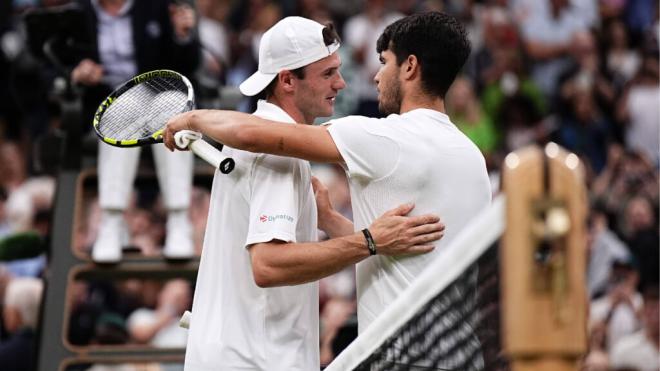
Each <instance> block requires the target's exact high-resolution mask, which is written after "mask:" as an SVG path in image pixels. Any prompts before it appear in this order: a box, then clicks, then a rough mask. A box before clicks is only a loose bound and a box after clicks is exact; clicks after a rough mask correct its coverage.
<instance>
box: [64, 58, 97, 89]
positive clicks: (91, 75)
mask: <svg viewBox="0 0 660 371" xmlns="http://www.w3.org/2000/svg"><path fill="white" fill-rule="evenodd" d="M102 78H103V67H102V66H101V65H100V64H98V63H96V62H94V61H93V60H91V59H83V60H82V61H81V62H80V63H78V65H77V66H76V67H75V68H74V69H73V71H71V81H72V82H73V83H74V84H82V85H87V86H93V85H98V84H99V83H100V82H101V79H102Z"/></svg>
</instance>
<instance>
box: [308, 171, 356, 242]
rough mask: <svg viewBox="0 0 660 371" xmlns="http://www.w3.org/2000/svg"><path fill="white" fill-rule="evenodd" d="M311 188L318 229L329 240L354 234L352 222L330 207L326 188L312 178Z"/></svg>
mask: <svg viewBox="0 0 660 371" xmlns="http://www.w3.org/2000/svg"><path fill="white" fill-rule="evenodd" d="M312 188H313V189H314V197H315V198H316V210H317V223H318V228H319V229H320V230H322V231H323V232H325V233H326V234H327V235H328V236H329V237H330V238H336V237H342V236H348V235H350V234H352V233H353V232H355V230H354V228H353V222H352V221H350V220H349V219H347V218H346V217H345V216H343V215H341V213H340V212H338V211H337V210H335V209H334V208H333V207H332V203H331V202H330V194H329V193H328V188H326V186H325V185H323V183H321V181H320V180H318V179H317V178H316V177H314V176H313V177H312Z"/></svg>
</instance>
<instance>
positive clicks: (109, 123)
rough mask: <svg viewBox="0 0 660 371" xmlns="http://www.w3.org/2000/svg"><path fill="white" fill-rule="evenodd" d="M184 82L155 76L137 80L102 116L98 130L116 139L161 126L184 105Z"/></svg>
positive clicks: (146, 134) (144, 133) (140, 135)
mask: <svg viewBox="0 0 660 371" xmlns="http://www.w3.org/2000/svg"><path fill="white" fill-rule="evenodd" d="M187 89H188V88H187V85H186V84H185V83H184V82H183V81H181V80H179V79H173V78H163V77H157V78H153V79H150V80H148V81H145V82H144V83H141V84H138V85H136V86H134V87H132V88H130V89H129V90H127V91H126V92H124V93H123V94H121V95H120V96H119V97H117V98H115V101H114V102H112V104H111V105H110V106H109V107H108V109H107V110H106V111H105V112H104V114H103V115H102V116H101V119H100V121H99V125H98V131H99V133H101V134H102V135H103V136H105V137H108V138H113V139H116V140H130V139H140V138H145V137H149V136H151V135H152V134H153V133H155V132H156V131H158V130H160V129H162V128H163V127H164V126H165V124H166V122H167V120H168V119H169V118H170V117H172V116H174V115H176V114H178V113H181V112H183V111H185V109H186V104H187V101H188V94H187Z"/></svg>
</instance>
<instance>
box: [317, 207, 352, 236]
mask: <svg viewBox="0 0 660 371" xmlns="http://www.w3.org/2000/svg"><path fill="white" fill-rule="evenodd" d="M319 229H320V230H322V231H323V232H325V233H326V234H327V235H328V237H330V238H337V237H343V236H348V235H350V234H353V233H354V232H355V229H354V226H353V222H352V221H351V220H350V219H348V218H346V217H345V216H343V215H341V214H340V213H338V212H337V211H334V210H333V211H332V212H330V213H328V215H326V216H323V217H321V216H319Z"/></svg>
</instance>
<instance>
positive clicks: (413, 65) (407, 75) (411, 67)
mask: <svg viewBox="0 0 660 371" xmlns="http://www.w3.org/2000/svg"><path fill="white" fill-rule="evenodd" d="M420 68H421V67H420V65H419V61H418V60H417V56H415V55H414V54H410V55H409V56H408V58H406V60H405V61H403V63H401V70H402V73H403V78H404V79H405V80H413V79H415V77H417V75H418V74H419V73H420V72H421V70H420Z"/></svg>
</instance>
